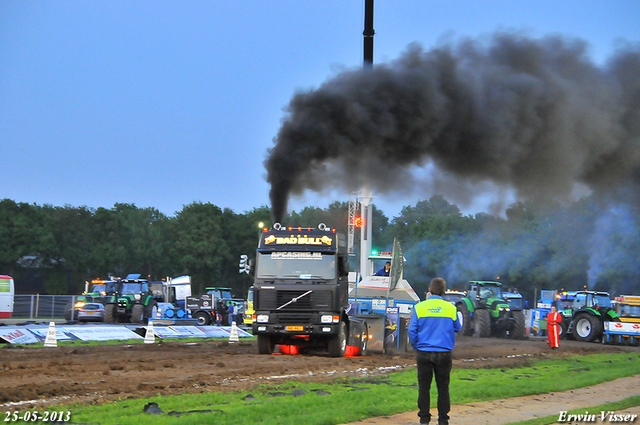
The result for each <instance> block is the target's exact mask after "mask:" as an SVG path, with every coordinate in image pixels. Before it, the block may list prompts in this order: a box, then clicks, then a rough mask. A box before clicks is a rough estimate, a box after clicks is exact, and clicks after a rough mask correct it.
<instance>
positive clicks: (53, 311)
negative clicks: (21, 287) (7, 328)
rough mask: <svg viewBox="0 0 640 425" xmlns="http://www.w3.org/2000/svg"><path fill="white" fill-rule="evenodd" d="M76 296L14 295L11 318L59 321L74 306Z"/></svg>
mask: <svg viewBox="0 0 640 425" xmlns="http://www.w3.org/2000/svg"><path fill="white" fill-rule="evenodd" d="M76 298H78V296H77V295H40V294H35V295H15V297H14V301H13V317H14V318H16V319H23V318H24V319H56V318H58V319H61V318H63V317H64V313H65V311H67V310H69V309H71V306H72V305H73V304H75V302H76Z"/></svg>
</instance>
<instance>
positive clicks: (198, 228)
mask: <svg viewBox="0 0 640 425" xmlns="http://www.w3.org/2000/svg"><path fill="white" fill-rule="evenodd" d="M639 213H640V211H638V209H637V207H634V206H632V205H624V204H615V205H614V204H610V203H603V202H600V201H597V200H596V199H595V198H586V199H583V200H581V201H579V202H575V203H572V204H570V205H560V204H550V203H543V202H535V201H527V202H519V203H515V204H513V205H510V206H509V208H508V209H507V210H506V214H505V215H506V216H505V217H496V216H493V215H490V214H486V213H479V214H476V215H473V216H472V215H463V214H462V213H461V211H460V209H459V208H458V207H457V206H456V205H453V204H451V203H449V202H448V201H447V200H445V199H444V198H443V197H442V196H439V195H436V196H433V197H431V198H430V199H428V200H423V201H420V202H417V203H416V205H413V206H406V207H404V208H403V209H402V211H401V213H400V215H399V216H398V217H394V218H392V219H389V218H388V217H386V216H385V215H384V213H383V212H382V211H381V210H379V209H377V208H375V205H374V207H373V223H372V224H373V243H374V248H376V249H379V250H385V251H386V250H391V248H392V246H393V240H394V238H397V239H398V241H399V242H400V243H401V244H402V248H403V253H404V257H405V258H406V260H407V262H406V263H405V265H404V277H405V278H406V279H407V280H408V281H409V282H410V283H411V284H412V286H413V287H414V289H415V290H416V292H417V293H418V294H419V295H420V296H424V293H425V292H426V289H427V286H428V283H429V281H430V280H431V278H433V277H436V276H439V277H443V278H444V279H445V280H447V282H448V286H449V287H450V288H460V289H464V287H465V286H466V282H468V281H469V280H498V281H500V282H502V283H503V284H504V285H505V286H507V287H511V286H513V287H515V288H518V290H519V291H520V292H521V293H523V294H525V296H526V297H527V298H528V299H530V300H533V297H534V294H538V295H539V293H540V290H541V289H558V290H560V289H565V290H578V289H583V288H585V287H587V288H590V289H598V290H605V291H609V292H611V293H612V294H633V293H635V294H640V262H639V261H638V259H639V258H640V220H639V218H638V217H639V216H640V214H639ZM347 217H348V204H347V203H346V202H334V203H332V204H331V205H329V206H328V207H327V208H317V207H306V208H303V209H302V210H300V211H299V212H295V211H294V212H291V213H290V214H288V215H287V217H286V218H285V219H284V220H283V224H284V225H294V226H298V225H303V226H305V227H306V226H312V227H315V226H317V224H319V223H321V222H324V223H326V224H327V225H328V226H331V227H335V228H337V229H338V231H340V232H343V233H346V231H347ZM260 222H262V223H263V224H264V226H267V227H269V226H271V224H272V223H271V211H270V208H269V207H267V206H262V207H259V208H254V209H253V210H251V211H247V212H244V213H235V212H233V211H232V210H230V209H226V208H225V209H221V208H220V207H218V206H216V205H213V204H211V203H201V202H194V203H192V204H189V205H185V206H184V207H183V209H182V210H181V211H179V212H177V213H176V214H175V216H173V217H168V216H166V215H164V214H162V213H160V212H159V211H158V210H157V209H155V208H138V207H136V206H135V205H134V204H119V203H118V204H115V205H114V206H113V208H109V209H108V208H102V207H101V208H97V209H92V208H87V207H72V206H68V205H67V206H64V207H55V206H51V205H42V206H40V205H36V204H27V203H16V202H14V201H12V200H9V199H4V200H2V201H0V274H9V275H12V276H13V277H14V279H15V280H16V287H17V291H18V292H19V293H20V292H21V293H33V292H34V291H35V292H41V293H48V294H65V293H79V292H81V291H82V290H83V288H84V282H85V281H89V280H91V279H95V278H107V277H108V276H120V277H123V276H126V275H127V274H130V273H140V274H141V275H143V276H147V277H149V278H151V279H153V280H159V279H161V278H163V277H166V276H179V275H183V274H189V275H191V276H192V281H193V286H194V292H196V293H199V292H202V291H203V289H204V287H206V286H227V287H231V288H232V289H233V290H234V292H235V294H236V295H237V296H244V294H246V290H247V289H248V287H249V286H250V285H251V277H250V276H248V275H246V274H244V273H243V274H240V273H239V271H238V263H239V258H240V255H241V254H247V255H248V256H249V258H255V248H256V246H257V241H258V236H259V232H260V231H261V230H260V228H259V227H258V223H260ZM356 240H359V236H358V235H356ZM356 253H357V249H356ZM357 267H358V261H357V257H352V259H351V269H352V270H355V269H356V268H357Z"/></svg>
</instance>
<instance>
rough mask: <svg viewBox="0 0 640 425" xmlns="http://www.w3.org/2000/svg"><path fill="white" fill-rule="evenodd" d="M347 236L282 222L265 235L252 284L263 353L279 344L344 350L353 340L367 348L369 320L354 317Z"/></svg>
mask: <svg viewBox="0 0 640 425" xmlns="http://www.w3.org/2000/svg"><path fill="white" fill-rule="evenodd" d="M346 248H347V247H346V241H345V239H344V238H343V237H342V235H339V234H338V233H336V230H335V229H330V228H328V227H326V226H324V225H323V224H321V225H319V226H318V228H311V227H287V228H285V227H283V226H280V225H279V224H278V223H276V224H274V227H273V229H271V230H269V229H267V230H265V231H263V233H262V234H261V236H260V242H259V245H258V249H257V251H256V266H255V280H254V284H253V298H254V299H253V307H254V310H255V313H254V320H253V321H252V330H253V334H254V335H256V336H257V339H258V351H259V352H260V354H271V353H272V352H273V350H274V348H275V346H276V345H286V346H296V347H300V348H302V349H306V348H324V349H327V350H328V351H329V355H330V356H333V357H342V356H344V355H345V351H346V346H347V345H348V342H349V340H353V341H351V342H352V344H351V345H353V344H355V345H356V347H357V348H358V349H359V350H360V352H361V353H362V354H364V352H365V350H366V342H367V339H368V336H367V330H366V323H364V321H363V320H359V319H355V318H354V319H352V318H349V317H348V316H347V314H346V310H347V307H348V289H349V282H348V274H349V260H348V257H347V249H346Z"/></svg>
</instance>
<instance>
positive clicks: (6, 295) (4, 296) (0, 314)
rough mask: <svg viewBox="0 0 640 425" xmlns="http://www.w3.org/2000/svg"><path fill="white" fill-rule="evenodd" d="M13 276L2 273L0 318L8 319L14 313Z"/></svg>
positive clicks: (0, 282)
mask: <svg viewBox="0 0 640 425" xmlns="http://www.w3.org/2000/svg"><path fill="white" fill-rule="evenodd" d="M14 293H15V289H14V287H13V278H12V277H11V276H4V275H0V319H8V318H10V317H11V316H12V315H13V295H14Z"/></svg>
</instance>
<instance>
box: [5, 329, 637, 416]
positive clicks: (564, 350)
mask: <svg viewBox="0 0 640 425" xmlns="http://www.w3.org/2000/svg"><path fill="white" fill-rule="evenodd" d="M561 345H562V346H561V350H558V351H552V350H550V349H549V348H548V347H547V345H546V343H545V341H544V340H543V339H540V338H537V339H530V340H524V341H512V340H505V339H493V338H487V339H478V338H459V339H458V341H457V343H456V349H455V350H454V367H458V368H486V367H496V366H517V365H519V364H523V363H525V362H527V361H529V360H531V359H532V358H548V357H555V356H567V355H571V354H587V353H595V352H622V351H637V350H638V348H637V347H619V346H604V345H602V344H598V343H590V344H589V343H579V342H575V341H563V342H562V344H561ZM256 353H257V347H256V343H255V342H247V341H244V342H243V341H241V342H237V343H233V344H230V343H228V342H226V341H223V342H213V341H207V342H199V343H181V342H171V341H168V342H156V343H155V344H133V345H103V346H86V347H57V348H44V347H40V348H36V347H24V348H14V347H12V346H11V345H9V344H7V345H5V346H1V347H0V382H2V387H1V388H0V406H2V407H3V411H6V410H11V409H12V408H14V407H13V406H14V405H12V404H9V402H13V403H15V402H28V401H30V402H28V403H25V404H22V405H21V406H20V407H19V408H20V409H21V410H24V409H25V407H27V408H29V407H32V406H33V407H35V406H36V405H37V406H39V407H42V406H45V405H51V404H57V403H61V402H64V403H65V404H66V403H70V402H76V403H92V404H100V403H103V402H105V401H107V400H113V399H125V398H140V397H145V396H151V395H157V394H158V393H160V394H177V393H199V392H210V391H233V390H239V389H247V388H251V387H253V386H255V385H257V384H264V383H266V382H281V381H282V380H304V381H314V382H319V381H325V380H328V379H332V378H334V377H336V376H345V375H348V376H358V375H361V374H364V373H386V372H387V371H389V370H396V369H403V368H407V367H413V366H414V365H415V360H414V354H413V353H405V354H402V355H383V354H371V355H369V356H366V357H346V358H330V357H326V356H325V355H323V354H321V353H319V354H317V355H307V356H284V355H273V356H261V355H258V354H256ZM31 400H39V401H38V402H35V401H31Z"/></svg>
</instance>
